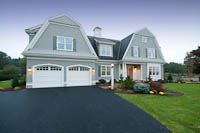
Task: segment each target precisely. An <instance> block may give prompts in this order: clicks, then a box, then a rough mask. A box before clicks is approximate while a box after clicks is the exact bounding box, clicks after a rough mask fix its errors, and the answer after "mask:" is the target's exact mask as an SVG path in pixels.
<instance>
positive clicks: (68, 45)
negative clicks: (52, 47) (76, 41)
mask: <svg viewBox="0 0 200 133" xmlns="http://www.w3.org/2000/svg"><path fill="white" fill-rule="evenodd" d="M57 50H65V51H73V38H72V37H63V36H57Z"/></svg>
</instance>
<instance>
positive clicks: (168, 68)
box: [164, 62, 185, 75]
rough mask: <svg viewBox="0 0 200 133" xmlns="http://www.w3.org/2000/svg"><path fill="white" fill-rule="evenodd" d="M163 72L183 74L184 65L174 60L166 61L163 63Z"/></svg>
mask: <svg viewBox="0 0 200 133" xmlns="http://www.w3.org/2000/svg"><path fill="white" fill-rule="evenodd" d="M164 72H165V73H174V74H182V75H183V74H184V73H185V65H184V64H178V63H175V62H170V63H166V64H164Z"/></svg>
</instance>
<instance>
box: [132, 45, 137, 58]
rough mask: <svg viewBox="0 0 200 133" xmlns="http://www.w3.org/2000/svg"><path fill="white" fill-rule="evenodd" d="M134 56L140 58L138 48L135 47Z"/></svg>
mask: <svg viewBox="0 0 200 133" xmlns="http://www.w3.org/2000/svg"><path fill="white" fill-rule="evenodd" d="M133 56H135V57H138V46H133Z"/></svg>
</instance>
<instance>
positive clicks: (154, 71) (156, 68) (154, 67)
mask: <svg viewBox="0 0 200 133" xmlns="http://www.w3.org/2000/svg"><path fill="white" fill-rule="evenodd" d="M150 68H151V70H152V72H151V75H150V74H149V73H150ZM157 72H158V74H157ZM147 76H148V77H149V76H151V78H152V79H153V80H158V79H161V78H162V77H161V64H153V63H148V64H147Z"/></svg>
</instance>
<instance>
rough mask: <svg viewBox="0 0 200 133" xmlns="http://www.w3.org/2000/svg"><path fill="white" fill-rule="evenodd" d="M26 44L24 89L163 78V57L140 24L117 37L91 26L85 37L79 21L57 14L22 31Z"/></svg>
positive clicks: (157, 45)
mask: <svg viewBox="0 0 200 133" xmlns="http://www.w3.org/2000/svg"><path fill="white" fill-rule="evenodd" d="M25 31H26V33H27V34H28V35H29V44H28V46H27V47H26V48H25V50H24V51H23V55H24V56H25V57H26V58H27V81H26V82H27V83H26V86H27V88H38V87H59V86H60V87H63V86H85V85H94V84H95V83H96V82H98V80H99V79H105V80H107V81H109V80H110V78H111V64H114V78H115V79H117V80H119V78H120V75H122V76H123V77H124V78H125V77H127V76H128V75H129V76H130V77H131V78H132V79H133V80H146V79H147V78H148V77H149V76H151V78H152V79H153V80H158V79H163V77H164V75H163V64H164V63H165V60H164V57H163V55H162V52H161V50H160V47H159V44H158V42H157V40H156V37H155V36H154V35H153V34H152V33H151V32H150V31H149V30H148V29H147V28H143V29H141V30H139V31H137V32H134V33H132V34H130V35H129V36H127V37H125V38H124V39H122V40H113V39H108V38H103V37H102V36H101V31H102V29H101V28H100V27H96V28H94V30H93V31H94V36H87V35H86V34H85V32H84V30H83V28H82V26H81V25H80V24H79V23H78V22H77V21H76V20H74V19H73V18H72V17H70V16H68V15H65V14H64V15H63V14H62V15H58V16H55V17H52V18H49V19H47V20H46V21H45V22H44V23H43V24H41V25H38V26H34V27H31V28H28V29H26V30H25Z"/></svg>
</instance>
